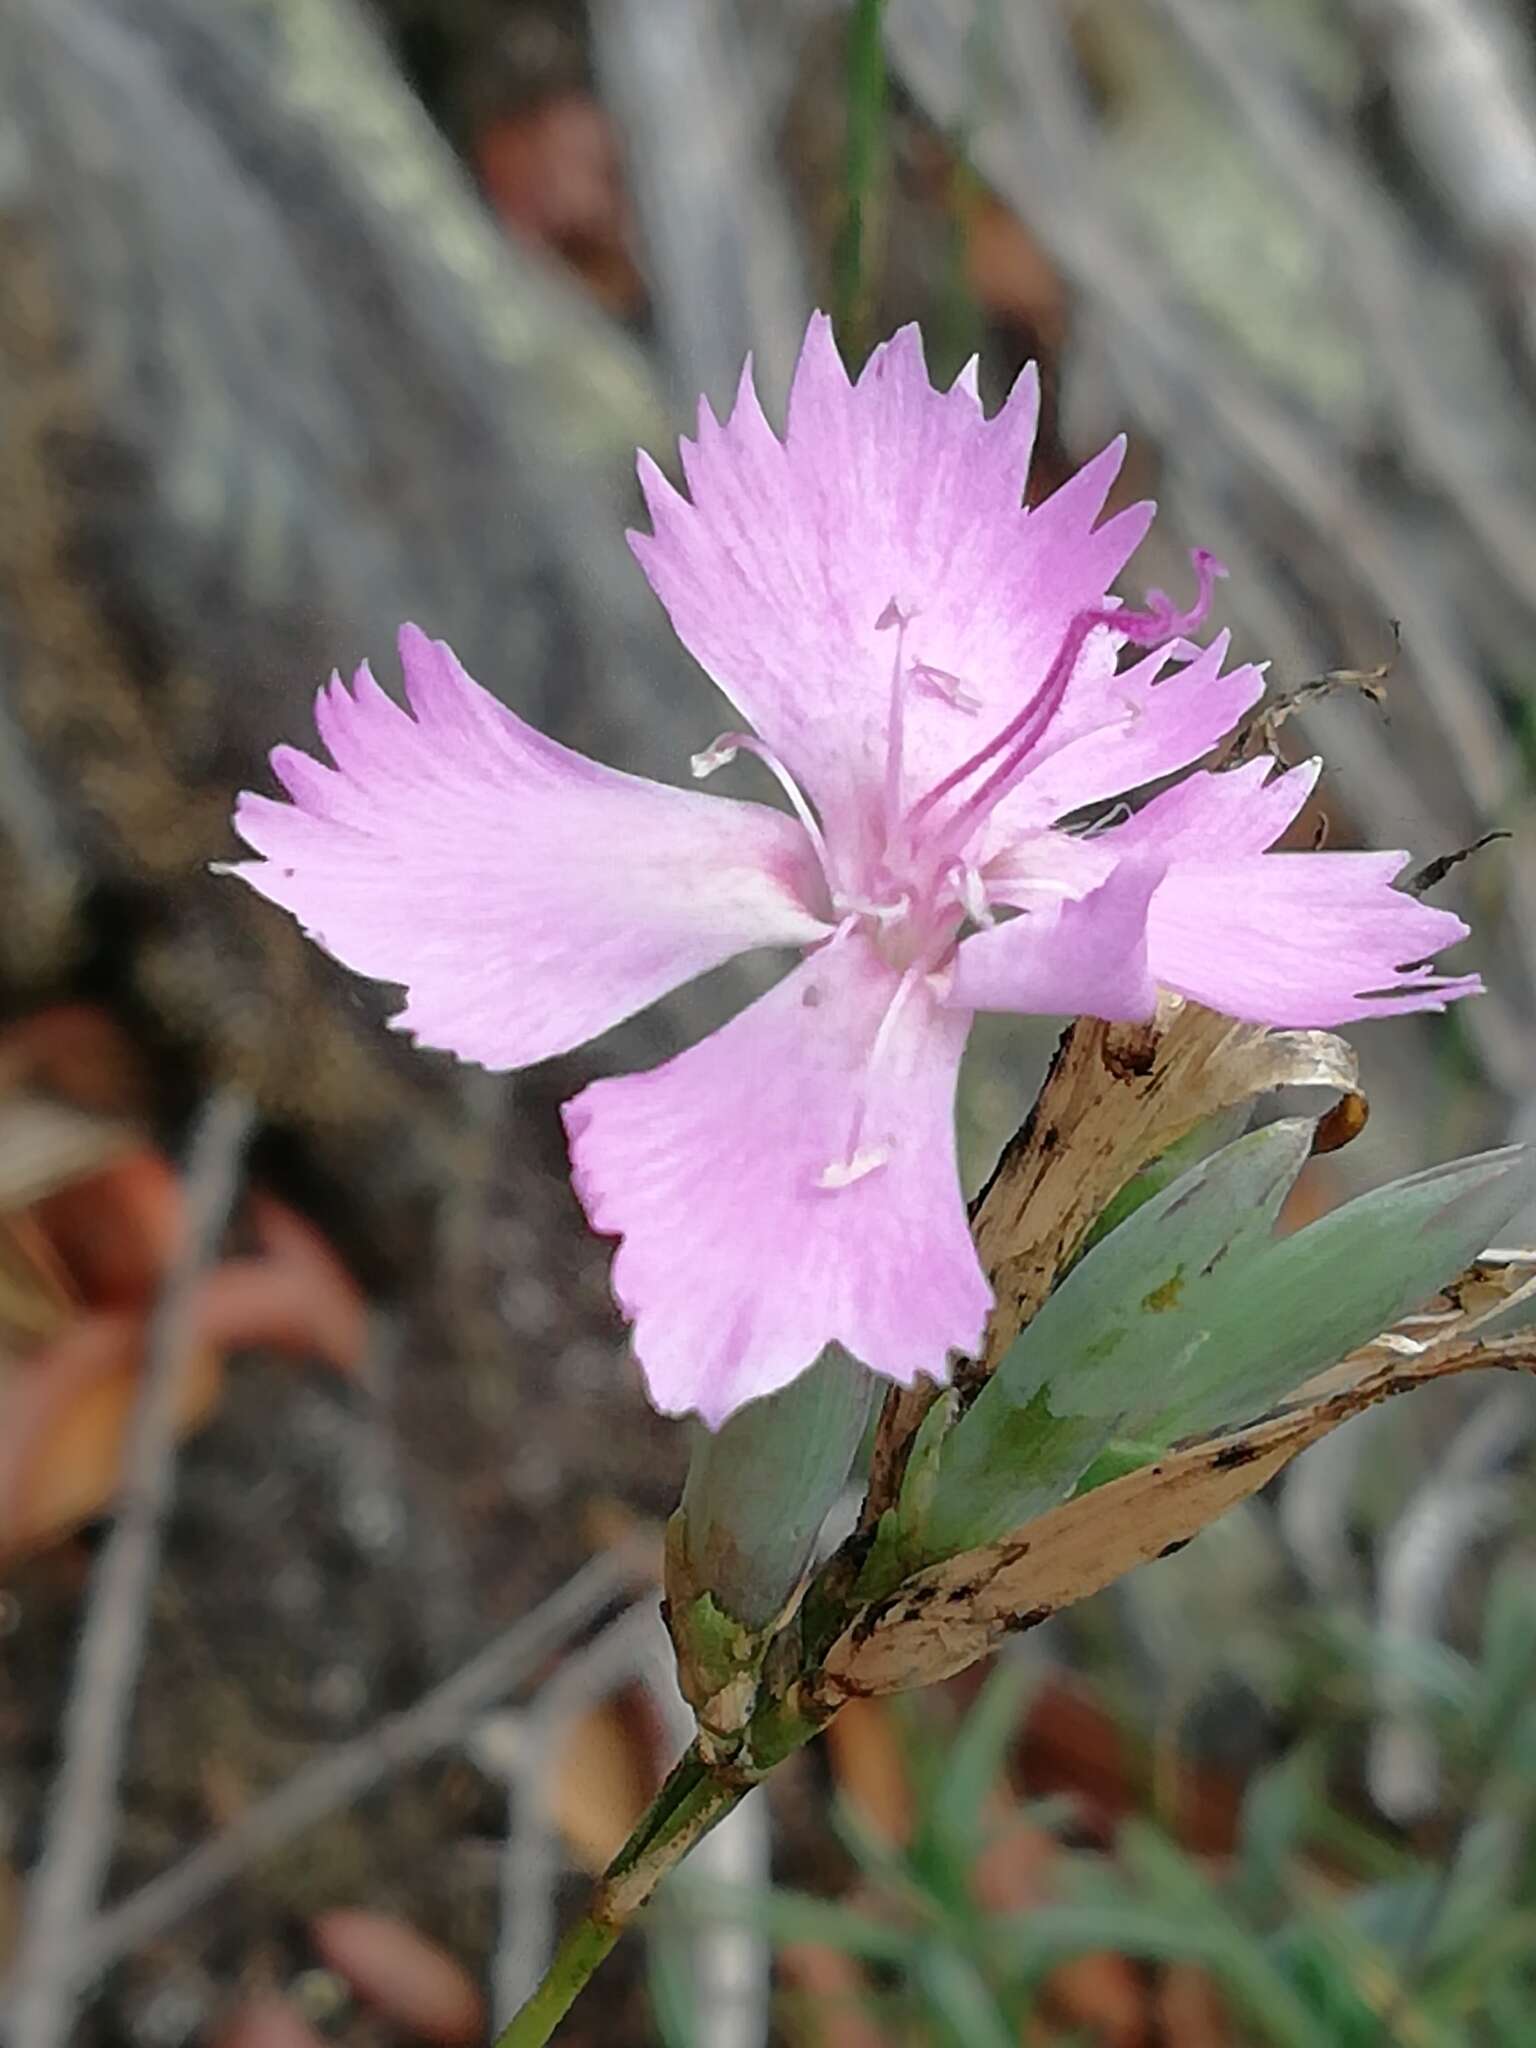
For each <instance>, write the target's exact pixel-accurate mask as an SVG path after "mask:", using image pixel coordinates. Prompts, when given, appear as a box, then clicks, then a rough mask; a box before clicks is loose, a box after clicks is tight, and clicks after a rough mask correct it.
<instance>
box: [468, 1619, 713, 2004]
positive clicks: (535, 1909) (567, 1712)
mask: <svg viewBox="0 0 1536 2048" xmlns="http://www.w3.org/2000/svg"><path fill="white" fill-rule="evenodd" d="M656 1641H660V1642H663V1643H665V1641H666V1630H665V1629H664V1627H663V1626H662V1621H661V1612H660V1606H659V1603H658V1601H657V1600H655V1599H654V1598H653V1599H648V1600H641V1601H637V1602H636V1604H635V1605H634V1606H633V1607H630V1608H628V1609H626V1610H625V1612H624V1613H623V1614H621V1615H619V1616H618V1617H617V1619H616V1620H614V1621H611V1622H610V1623H609V1624H608V1626H607V1628H605V1629H604V1630H603V1631H602V1632H601V1634H599V1635H596V1636H594V1637H593V1638H592V1640H591V1642H589V1643H587V1644H585V1645H584V1646H583V1648H581V1649H580V1650H578V1651H576V1652H575V1653H574V1654H573V1655H572V1656H570V1657H568V1658H566V1660H565V1662H564V1663H563V1664H562V1665H561V1666H560V1668H559V1669H558V1670H557V1671H556V1672H555V1673H554V1674H553V1676H552V1677H551V1678H550V1680H549V1682H548V1684H547V1685H545V1686H544V1687H543V1688H542V1690H541V1691H540V1692H539V1694H538V1696H537V1698H536V1699H534V1700H533V1701H532V1702H531V1703H530V1704H529V1706H528V1707H527V1708H526V1709H525V1710H523V1711H522V1712H519V1713H507V1714H499V1715H497V1716H496V1717H495V1719H494V1721H493V1722H492V1723H491V1724H489V1725H488V1726H487V1727H486V1728H485V1729H483V1730H482V1731H481V1732H480V1736H479V1739H478V1740H477V1742H476V1744H475V1750H476V1754H477V1755H478V1756H479V1757H480V1759H481V1760H482V1761H483V1762H484V1763H485V1764H487V1765H488V1766H489V1767H490V1768H492V1769H496V1770H499V1771H500V1772H501V1773H502V1774H503V1775H504V1777H505V1778H506V1782H507V1793H508V1799H507V1807H508V1816H507V1838H506V1846H505V1848H504V1850H503V1852H502V1858H501V1929H500V1933H499V1935H498V1938H497V1943H496V1957H495V1961H494V1963H493V1965H492V1971H491V1978H492V1991H493V2006H494V2010H495V2015H496V2025H497V2026H498V2027H504V2026H506V2025H507V2023H508V2022H509V2021H510V2020H511V2018H512V2016H513V2014H514V2013H515V2012H517V2010H518V2008H519V2007H520V2006H522V2005H523V2004H525V2003H526V2001H527V2000H528V1999H529V1998H530V1997H531V1996H532V1995H533V1993H534V1991H535V1990H536V1989H537V1987H538V1983H539V1980H540V1978H541V1977H542V1976H543V1975H544V1972H545V1971H546V1970H547V1969H548V1967H549V1959H550V1957H551V1956H552V1955H553V1953H554V1947H555V1886H556V1883H557V1880H558V1877H559V1849H558V1842H557V1839H556V1834H555V1824H554V1819H553V1814H552V1810H551V1803H550V1786H551V1781H552V1777H553V1773H554V1769H555V1765H556V1762H557V1759H558V1752H559V1747H560V1743H561V1741H562V1739H563V1738H564V1737H566V1736H568V1735H569V1734H570V1731H571V1727H572V1724H573V1723H574V1722H575V1721H576V1719H577V1718H578V1717H579V1716H580V1715H581V1714H582V1713H584V1712H586V1711H587V1710H588V1709H589V1708H591V1707H594V1706H597V1705H598V1704H599V1703H600V1702H601V1701H603V1700H605V1699H608V1698H610V1697H611V1696H612V1694H614V1693H615V1692H617V1691H618V1690H619V1689H620V1688H621V1687H622V1686H624V1685H626V1684H628V1683H630V1682H631V1681H632V1680H635V1679H637V1678H639V1677H640V1676H641V1674H642V1673H643V1671H644V1670H645V1668H646V1657H647V1651H648V1648H649V1646H650V1645H651V1644H652V1643H654V1642H656ZM688 1732H689V1733H691V1732H692V1731H691V1729H690V1730H689V1731H688ZM685 1743H686V1736H685ZM680 1746H682V1745H680Z"/></svg>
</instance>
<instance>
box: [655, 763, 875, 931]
mask: <svg viewBox="0 0 1536 2048" xmlns="http://www.w3.org/2000/svg"><path fill="white" fill-rule="evenodd" d="M738 754H752V755H754V756H755V757H756V759H758V760H759V761H761V762H762V764H763V766H764V767H765V768H766V769H767V770H768V773H769V774H770V775H771V776H772V777H773V779H774V781H775V782H776V783H777V784H778V785H779V787H780V789H782V790H783V792H784V794H785V795H786V796H787V797H788V798H789V801H790V805H791V808H792V809H793V811H794V814H795V816H796V817H797V818H798V819H799V820H800V823H801V824H802V825H803V826H804V827H805V836H806V838H807V839H809V840H810V842H811V847H812V850H813V851H814V853H815V855H816V861H817V865H818V866H819V867H820V869H821V874H822V880H823V881H824V882H825V883H826V885H827V893H828V895H829V896H830V897H831V898H832V901H833V903H834V905H840V904H841V901H842V898H841V896H840V893H839V890H838V886H837V879H836V877H835V876H834V874H833V872H832V856H831V854H830V853H829V852H828V850H827V841H826V835H825V833H824V832H823V831H822V829H821V823H820V820H819V819H818V818H817V816H816V813H815V812H814V811H813V810H812V809H811V807H810V805H809V803H808V802H807V801H806V798H805V792H804V791H803V790H802V789H801V787H800V785H799V783H798V782H796V780H795V778H794V777H793V775H791V774H790V772H789V770H788V769H787V768H786V767H785V765H784V763H783V762H782V761H781V760H780V759H779V757H778V755H777V754H776V753H775V752H774V751H773V749H772V747H769V746H765V745H764V744H763V742H762V741H761V740H760V739H758V737H757V736H756V734H755V733H750V732H723V733H721V735H720V737H719V739H717V740H714V741H712V742H711V743H710V745H709V746H707V747H706V748H705V749H704V751H703V753H702V754H695V755H694V756H693V758H692V759H691V760H690V762H689V763H688V765H689V767H690V768H691V769H692V770H693V778H694V780H695V782H702V781H703V780H704V779H705V777H706V776H709V775H713V774H714V773H715V771H716V769H717V768H724V767H725V766H727V764H728V763H730V762H732V761H734V760H735V758H736V756H737V755H738ZM839 914H841V912H840V911H839Z"/></svg>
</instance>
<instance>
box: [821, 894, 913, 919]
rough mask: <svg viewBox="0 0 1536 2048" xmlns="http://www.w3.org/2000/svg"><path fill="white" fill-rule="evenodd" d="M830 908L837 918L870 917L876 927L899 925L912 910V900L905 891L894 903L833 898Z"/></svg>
mask: <svg viewBox="0 0 1536 2048" xmlns="http://www.w3.org/2000/svg"><path fill="white" fill-rule="evenodd" d="M832 908H833V909H834V910H835V911H836V912H837V914H838V916H839V917H851V918H860V917H870V918H873V919H874V921H875V923H876V924H878V925H893V924H900V923H901V920H902V919H903V918H904V917H905V916H906V915H907V914H908V912H909V911H910V910H911V908H912V898H911V896H910V895H909V894H908V893H907V891H906V890H905V889H903V890H902V892H901V894H900V895H899V896H898V897H897V898H896V901H895V902H894V903H871V902H870V901H869V899H868V898H867V897H864V896H834V897H833V899H832Z"/></svg>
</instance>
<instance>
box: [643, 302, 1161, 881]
mask: <svg viewBox="0 0 1536 2048" xmlns="http://www.w3.org/2000/svg"><path fill="white" fill-rule="evenodd" d="M1036 405H1037V399H1036V388H1035V381H1034V378H1033V376H1032V375H1031V374H1028V373H1026V375H1025V376H1024V377H1021V378H1020V380H1019V382H1018V383H1017V384H1016V385H1015V387H1014V390H1013V394H1012V396H1011V397H1010V398H1009V399H1008V401H1007V402H1006V404H1005V405H1004V406H1003V407H1002V409H1001V410H1000V411H999V412H998V413H997V414H996V415H995V416H994V417H993V418H991V419H988V418H986V417H985V416H984V414H983V411H982V408H981V404H980V402H979V400H978V398H977V396H976V391H975V385H974V380H973V379H972V378H969V377H962V378H961V379H959V380H957V382H956V383H955V384H954V385H953V386H952V387H951V388H950V389H949V390H948V391H943V392H939V391H935V390H934V389H933V387H932V385H931V384H930V382H929V378H928V372H927V369H926V367H925V365H924V361H923V352H922V343H921V340H920V337H919V335H918V331H917V329H916V328H915V327H907V328H903V329H902V330H901V332H900V333H899V334H897V335H896V336H895V337H894V338H893V339H892V340H891V341H889V342H887V343H885V344H884V345H882V346H881V347H879V348H877V349H876V350H875V351H874V352H873V354H872V355H871V356H870V358H869V361H868V363H867V365H866V366H865V368H864V370H863V372H862V374H861V375H860V376H859V378H858V380H857V382H855V383H850V381H849V379H848V376H847V373H846V371H845V370H844V368H843V365H842V361H841V359H840V357H839V356H838V353H837V348H836V344H835V343H834V341H833V339H832V332H831V327H830V325H829V323H828V322H827V321H826V320H825V319H824V318H822V317H821V316H818V317H817V318H816V319H814V320H813V321H812V323H811V326H810V329H809V331H808V333H807V335H806V340H805V346H804V350H803V352H802V354H801V357H800V362H799V367H798V369H797V370H796V373H795V379H794V386H793V389H792V391H791V394H790V401H789V415H788V425H787V430H786V434H785V438H784V440H783V441H780V439H779V438H778V436H777V435H775V433H774V432H773V430H772V428H771V427H770V426H769V425H768V422H767V420H766V419H765V417H764V415H763V412H762V408H761V406H760V405H759V403H758V400H757V395H756V393H755V391H754V389H753V387H752V383H751V379H750V376H744V377H743V380H742V384H741V388H740V391H739V393H738V395H737V399H736V403H735V407H734V409H733V410H732V412H731V414H730V415H729V417H728V419H727V420H726V421H725V423H724V424H723V425H722V424H721V423H720V422H719V421H718V420H717V419H716V418H715V417H714V415H713V413H712V412H711V411H710V410H709V408H708V407H707V406H706V407H703V408H701V411H700V418H699V428H698V436H697V439H696V440H695V441H693V442H691V443H689V442H685V443H684V444H683V462H684V470H685V475H686V480H687V485H688V490H689V492H690V494H691V497H684V496H682V495H681V494H680V493H679V492H678V491H676V490H674V488H673V487H672V485H671V484H670V483H668V482H667V480H666V478H665V477H664V476H663V475H662V473H661V471H660V470H659V469H658V468H657V467H656V465H655V464H654V463H652V462H650V461H649V460H647V459H646V458H643V457H642V459H641V465H640V467H641V482H642V484H643V486H644V489H645V492H646V498H647V502H648V505H649V509H650V512H651V518H652V524H653V527H654V532H653V533H652V534H650V535H635V536H634V537H633V545H634V549H635V553H636V555H637V556H638V558H639V560H640V563H641V565H642V567H643V568H644V569H645V572H646V574H647V576H648V577H649V578H650V580H651V583H652V585H653V587H654V588H655V590H656V592H657V595H658V596H659V597H660V598H661V600H662V602H663V604H665V606H666V607H667V610H668V612H669V613H670V614H671V618H672V623H673V625H674V626H675V627H676V629H677V631H678V634H679V635H680V637H681V638H682V640H683V642H684V644H685V645H686V646H687V647H688V648H689V649H690V651H691V652H692V653H693V654H694V655H695V656H696V658H697V659H698V660H699V661H700V662H701V663H702V665H703V666H704V668H705V669H706V670H707V671H708V672H709V674H710V675H711V676H712V677H713V678H714V680H715V682H716V683H718V684H719V686H720V687H721V689H722V690H724V692H725V693H726V695H727V696H728V697H729V698H730V699H731V700H732V702H733V703H734V704H735V705H736V706H737V708H738V709H739V710H740V711H741V713H742V714H743V715H744V716H745V717H746V718H747V719H748V720H749V721H750V722H751V724H752V725H753V727H754V728H755V729H756V731H757V732H758V734H759V735H760V736H761V737H762V739H763V740H764V741H765V742H766V743H767V744H768V745H769V746H770V747H772V748H773V749H774V751H775V752H776V753H777V754H778V755H779V756H780V758H781V759H782V760H783V761H784V762H785V763H786V765H787V766H788V768H789V769H790V771H791V772H792V773H793V774H794V775H795V776H796V777H797V778H798V780H799V781H800V783H801V784H802V785H803V787H804V788H805V789H806V791H807V792H808V794H809V795H810V797H811V799H812V800H813V802H814V803H815V804H816V805H817V806H818V808H819V810H820V812H821V815H822V818H823V821H824V823H825V825H826V829H827V833H828V837H829V839H830V840H831V842H832V845H833V851H834V854H838V855H840V856H841V858H842V859H843V862H844V865H845V870H846V871H847V872H846V873H845V881H846V883H847V884H848V885H849V886H854V887H858V886H862V880H863V877H862V873H861V869H862V867H863V864H864V863H865V862H867V861H868V859H869V858H870V856H871V854H872V851H873V848H874V845H875V842H876V839H877V836H878V830H879V816H880V805H881V802H882V798H883V793H884V777H885V767H886V756H887V739H888V729H889V719H890V710H891V695H892V690H891V684H892V666H893V661H894V658H895V653H896V636H895V634H894V633H893V631H892V629H891V626H890V623H889V607H890V606H891V604H892V602H893V601H894V603H895V605H896V607H897V608H898V609H899V610H900V611H901V612H903V613H904V614H906V615H907V617H908V623H907V626H906V628H905V632H904V644H903V665H904V669H905V671H906V673H907V676H908V679H909V680H908V681H907V683H906V685H905V688H904V694H903V725H904V744H903V753H904V762H905V769H904V775H903V778H902V782H903V795H904V797H905V799H906V801H908V802H910V801H912V800H914V799H915V798H916V797H917V796H919V795H920V794H922V793H923V792H924V791H925V790H927V789H928V788H930V787H932V785H933V784H934V783H936V782H937V781H938V780H939V779H940V777H941V776H942V775H944V774H945V773H947V772H948V771H949V770H950V769H952V768H954V767H957V766H958V765H959V763H960V762H961V761H963V760H965V759H967V758H968V757H969V756H970V755H971V754H972V753H973V752H974V751H975V750H976V749H977V748H978V747H980V746H981V745H983V744H984V743H985V742H986V741H987V740H989V739H990V738H992V736H993V735H994V734H996V733H997V732H999V731H1000V730H1001V729H1002V728H1003V727H1004V726H1005V725H1006V724H1007V723H1008V721H1009V720H1010V719H1011V718H1012V717H1013V716H1014V715H1015V713H1016V712H1018V710H1019V709H1020V707H1021V706H1022V705H1023V704H1024V703H1025V702H1026V701H1027V700H1028V698H1029V696H1030V695H1031V693H1032V692H1033V691H1034V690H1036V689H1037V688H1038V687H1039V685H1040V684H1041V683H1042V682H1043V681H1044V679H1045V677H1046V675H1047V673H1048V671H1049V669H1050V666H1051V663H1052V660H1053V659H1054V657H1055V656H1056V654H1057V651H1058V649H1059V648H1060V646H1061V643H1062V640H1063V638H1064V636H1065V634H1066V632H1067V630H1068V628H1069V626H1070V624H1071V622H1072V620H1073V618H1074V617H1075V616H1076V615H1077V614H1078V613H1080V612H1082V611H1083V610H1084V609H1086V608H1090V607H1094V606H1097V605H1101V604H1102V603H1103V602H1104V597H1105V592H1106V591H1107V590H1108V588H1109V585H1110V584H1111V582H1112V581H1113V580H1114V578H1115V577H1116V576H1117V575H1118V574H1119V572H1120V570H1121V569H1122V568H1123V567H1124V566H1125V563H1126V561H1127V560H1128V559H1129V557H1130V555H1131V553H1132V551H1133V550H1134V549H1135V547H1136V546H1137V544H1138V543H1139V542H1140V540H1141V538H1142V536H1143V534H1144V533H1145V531H1146V528H1147V525H1148V522H1149V520H1150V518H1151V512H1152V508H1151V507H1150V506H1149V505H1143V506H1133V507H1132V508H1131V509H1130V510H1129V511H1125V512H1121V513H1119V514H1117V515H1116V516H1115V517H1113V518H1111V519H1109V520H1107V521H1105V522H1104V523H1103V524H1101V525H1096V524H1095V522H1096V521H1097V520H1098V519H1099V518H1100V515H1101V513H1102V511H1103V508H1104V502H1105V499H1106V497H1107V495H1108V492H1109V488H1110V486H1111V484H1112V483H1113V481H1114V479H1115V475H1116V473H1117V471H1118V469H1119V467H1120V462H1121V458H1122V455H1123V452H1124V450H1123V444H1122V443H1119V442H1116V443H1114V444H1112V445H1111V446H1110V447H1109V448H1108V449H1106V450H1105V451H1104V453H1103V454H1102V455H1100V456H1098V457H1097V458H1096V459H1095V460H1094V461H1092V462H1090V463H1088V464H1087V465H1086V466H1085V467H1084V468H1083V469H1082V470H1080V471H1079V472H1078V474H1077V475H1076V476H1075V477H1073V478H1072V479H1071V480H1070V481H1069V482H1067V483H1066V484H1064V485H1063V486H1062V487H1061V489H1060V490H1058V491H1057V492H1056V493H1055V495H1054V496H1053V497H1051V498H1049V499H1047V500H1046V501H1045V502H1044V503H1043V504H1042V505H1040V506H1038V507H1037V508H1035V509H1033V510H1025V509H1024V507H1023V505H1022V502H1021V499H1022V494H1023V488H1024V483H1025V478H1026V475H1027V472H1028V467H1029V457H1030V450H1031V445H1032V442H1033V436H1034V425H1035V414H1036ZM882 622H885V623H882Z"/></svg>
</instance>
